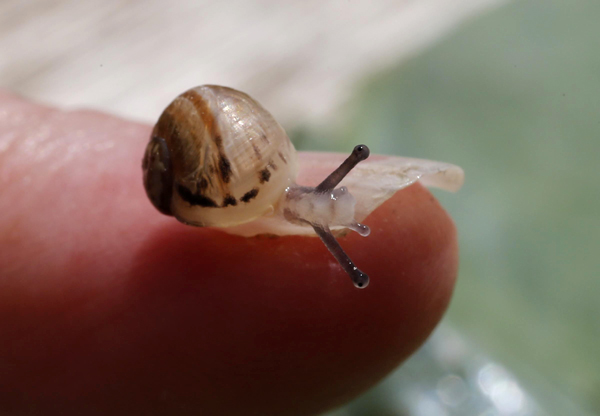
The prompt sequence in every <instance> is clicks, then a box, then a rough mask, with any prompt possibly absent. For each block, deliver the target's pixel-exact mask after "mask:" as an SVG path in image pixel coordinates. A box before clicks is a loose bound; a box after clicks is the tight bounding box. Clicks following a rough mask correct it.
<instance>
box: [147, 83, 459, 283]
mask: <svg viewBox="0 0 600 416" xmlns="http://www.w3.org/2000/svg"><path fill="white" fill-rule="evenodd" d="M368 157H369V149H368V147H367V146H365V145H358V146H356V147H355V148H354V150H353V151H352V153H351V154H350V156H349V157H347V158H346V159H345V160H344V161H343V162H341V164H339V166H337V167H332V172H331V173H330V174H329V175H328V176H327V177H326V178H324V180H323V181H322V182H321V183H320V184H318V185H317V186H315V187H309V186H301V185H298V184H296V177H297V175H298V172H299V163H298V155H297V152H296V150H295V148H294V146H293V144H292V142H291V141H290V139H289V138H288V136H287V134H286V133H285V131H284V129H283V128H282V127H281V126H280V125H279V123H277V121H276V120H275V119H274V118H273V116H272V115H271V114H270V113H269V112H268V111H267V110H265V109H264V108H263V107H262V106H261V105H260V104H259V103H258V102H256V101H255V100H253V99H252V98H251V97H249V96H248V95H247V94H244V93H242V92H240V91H237V90H234V89H231V88H227V87H221V86H216V85H203V86H200V87H196V88H193V89H190V90H188V91H186V92H184V93H183V94H181V95H179V96H178V97H176V98H175V100H173V102H171V104H169V106H167V108H166V109H165V110H164V111H163V113H162V115H161V116H160V118H159V119H158V122H157V123H156V125H155V126H154V129H153V130H152V135H151V138H150V142H149V143H148V145H147V147H146V152H145V155H144V159H143V162H142V168H143V172H144V187H145V189H146V193H147V195H148V198H149V199H150V201H151V202H152V204H153V205H154V206H155V207H156V208H157V209H158V210H159V211H160V212H161V213H163V214H166V215H171V216H174V217H175V218H177V219H178V220H179V221H181V222H183V223H185V224H189V225H194V226H202V227H223V229H224V230H225V231H227V232H231V233H234V234H240V235H245V236H252V235H256V234H261V233H265V234H276V235H287V234H305V235H318V236H319V237H320V238H321V240H322V241H323V242H324V244H325V245H326V247H327V248H328V249H329V251H330V252H331V253H332V254H333V255H334V257H335V258H336V259H337V260H338V262H339V263H340V265H341V266H342V268H343V269H344V270H345V271H346V272H347V273H348V275H349V276H350V277H351V279H352V281H353V282H354V285H355V286H356V287H359V288H364V287H366V286H367V285H368V283H369V277H368V276H367V275H366V274H364V273H363V272H362V271H360V270H359V269H358V268H357V267H356V266H355V265H354V263H353V262H352V261H351V260H350V258H349V257H348V256H347V255H346V253H345V252H344V250H343V249H342V248H341V246H340V245H339V243H338V242H337V241H336V239H335V237H334V235H333V233H332V230H334V231H335V230H340V229H351V230H354V231H356V232H358V233H359V234H360V235H362V236H367V235H369V232H370V231H369V228H368V227H367V226H365V225H363V224H361V223H359V222H358V221H357V214H358V219H360V220H361V221H362V220H363V219H364V218H366V216H367V215H368V214H369V213H370V212H371V211H372V210H373V209H375V208H376V207H377V206H378V205H379V204H381V203H382V202H383V201H385V200H386V199H387V198H389V197H390V196H391V195H393V193H394V192H396V191H397V190H398V189H401V188H403V187H405V186H408V185H410V184H411V183H413V182H415V181H417V180H419V179H421V178H428V179H430V181H431V183H432V184H433V185H437V186H439V187H442V188H447V189H455V188H458V187H460V184H461V183H462V170H460V168H458V167H455V166H452V165H448V164H442V163H439V162H429V161H420V160H418V159H397V160H396V161H395V162H396V163H394V160H392V163H390V160H388V159H386V160H385V161H381V160H378V161H376V162H375V163H372V164H368V162H366V163H364V164H360V165H359V166H358V167H359V168H360V167H361V166H363V169H354V168H355V167H357V164H359V162H362V161H364V160H365V159H367V158H368ZM313 159H315V160H316V159H318V157H315V158H313ZM392 159H394V158H392ZM360 172H362V173H360ZM357 173H358V174H357ZM366 178H370V180H367V181H366V183H365V179H366ZM342 180H344V181H345V182H347V186H340V187H338V185H339V184H340V182H341V181H342ZM350 190H352V191H353V192H354V191H355V190H356V191H358V192H359V194H357V195H360V198H358V199H357V198H355V197H354V196H353V195H352V194H351V193H350Z"/></svg>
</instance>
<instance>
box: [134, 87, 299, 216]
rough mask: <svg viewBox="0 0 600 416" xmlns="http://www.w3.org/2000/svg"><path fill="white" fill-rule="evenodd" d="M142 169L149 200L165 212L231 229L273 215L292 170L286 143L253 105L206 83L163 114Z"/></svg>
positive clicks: (269, 118)
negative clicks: (269, 214) (271, 213)
mask: <svg viewBox="0 0 600 416" xmlns="http://www.w3.org/2000/svg"><path fill="white" fill-rule="evenodd" d="M144 171H145V175H144V185H145V188H146V191H147V193H148V196H149V198H150V200H151V201H152V203H153V204H154V205H155V206H156V207H157V208H158V209H159V210H160V211H161V212H163V213H164V214H168V215H173V216H175V217H176V218H177V219H178V220H180V221H182V222H185V223H186V224H190V225H196V226H217V227H230V226H233V225H237V224H243V223H247V222H249V221H252V220H254V219H255V218H258V217H261V216H263V215H265V214H267V213H270V212H273V211H274V206H275V204H276V203H277V201H278V200H279V199H280V197H281V195H282V194H283V192H284V190H285V189H286V188H287V187H288V186H289V185H291V184H292V183H293V181H294V180H295V178H296V174H297V171H298V167H297V157H296V150H295V149H294V146H293V145H292V142H291V141H290V139H289V138H288V136H287V134H286V133H285V131H284V130H283V128H282V127H281V126H280V125H279V123H277V121H276V120H275V119H274V118H273V116H271V114H269V112H268V111H266V110H265V109H264V108H263V107H262V106H261V105H260V104H259V103H257V102H256V101H254V100H253V99H252V98H250V97H249V96H248V95H246V94H244V93H243V92H240V91H236V90H234V89H231V88H227V87H220V86H215V85H205V86H200V87H197V88H193V89H190V90H188V91H186V92H184V93H183V94H181V95H180V96H178V97H177V98H175V100H174V101H173V102H172V103H171V104H170V105H169V106H168V107H167V108H166V109H165V110H164V112H163V113H162V115H161V116H160V118H159V120H158V122H157V123H156V125H155V127H154V130H153V131H152V138H151V141H150V143H149V145H148V147H147V150H146V156H145V158H144ZM157 172H158V173H157Z"/></svg>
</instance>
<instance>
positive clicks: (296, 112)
mask: <svg viewBox="0 0 600 416" xmlns="http://www.w3.org/2000/svg"><path fill="white" fill-rule="evenodd" d="M505 1H506V0H377V1H369V2H360V1H356V0H339V1H337V0H331V1H324V0H296V1H290V2H280V1H277V0H254V1H247V0H232V1H218V0H205V1H193V0H184V1H164V0H163V1H161V0H149V1H132V0H121V1H106V0H86V1H80V0H36V1H24V0H2V1H1V2H0V87H2V88H5V89H8V90H12V91H15V92H18V93H21V94H24V95H26V96H28V97H31V98H34V99H37V100H41V101H44V102H48V103H53V104H57V105H60V106H66V107H91V108H96V109H101V110H105V111H108V112H112V113H116V114H120V115H123V116H127V117H132V118H135V119H139V120H147V121H153V120H155V119H156V118H157V116H158V115H159V113H160V112H161V111H162V109H163V108H164V107H165V106H166V105H167V104H168V103H169V101H170V100H171V99H172V98H174V96H176V95H177V94H179V93H181V92H182V91H184V90H186V89H188V88H190V87H193V86H196V85H199V84H204V83H216V84H224V85H228V86H232V87H235V88H238V89H241V90H243V91H245V92H248V93H250V94H251V95H252V96H254V97H255V98H256V99H258V100H259V101H260V102H262V103H263V105H265V106H266V107H267V108H269V109H270V110H271V111H272V112H273V113H274V115H275V116H276V117H277V118H278V119H280V120H281V121H283V122H284V123H288V124H295V122H299V121H307V120H311V119H315V118H317V119H318V118H319V117H323V116H325V115H328V114H330V113H331V112H332V109H334V108H336V107H337V106H338V105H339V104H340V103H341V102H343V101H344V99H345V97H347V94H348V93H349V91H350V89H351V86H352V85H353V84H354V83H355V82H356V81H358V80H359V79H360V77H361V76H364V75H365V74H367V73H371V72H374V71H377V70H379V69H381V68H384V67H385V66H386V65H390V64H392V63H396V62H398V61H399V60H401V59H404V58H406V57H408V56H410V55H411V54H414V53H416V52H418V51H419V50H420V49H422V48H424V47H426V46H427V45H430V44H431V43H432V42H434V41H435V40H436V39H438V38H439V37H440V36H442V35H443V34H444V33H446V32H448V31H449V30H451V29H452V28H454V27H456V25H457V24H459V23H460V22H461V21H463V20H464V19H466V18H468V17H469V16H472V15H474V14H476V13H479V12H481V11H484V10H486V9H487V8H489V7H492V6H494V5H497V4H500V3H503V2H505Z"/></svg>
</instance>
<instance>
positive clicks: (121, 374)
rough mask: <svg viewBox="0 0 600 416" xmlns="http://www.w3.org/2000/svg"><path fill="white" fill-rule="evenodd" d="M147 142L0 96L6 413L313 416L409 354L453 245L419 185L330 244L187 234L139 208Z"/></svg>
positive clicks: (83, 116)
mask: <svg viewBox="0 0 600 416" xmlns="http://www.w3.org/2000/svg"><path fill="white" fill-rule="evenodd" d="M149 134H150V127H149V126H146V125H141V124H135V123H131V122H128V121H124V120H121V119H118V118H115V117H111V116H108V115H105V114H99V113H95V112H81V111H79V112H61V111H57V110H54V109H50V108H47V107H43V106H39V105H34V104H31V103H28V102H26V101H24V100H22V99H20V98H18V97H15V96H12V95H10V94H7V93H4V94H0V212H2V215H1V217H0V336H1V338H2V342H1V343H0V386H2V387H1V388H0V413H3V414H31V415H38V414H39V415H53V414H61V415H70V414H73V415H81V414H85V415H105V414H111V415H138V414H139V415H187V414H190V415H191V414H194V415H198V414H201V415H238V414H239V415H241V414H244V415H307V414H315V413H318V412H322V411H325V410H327V409H329V408H331V407H334V406H338V405H341V404H343V403H345V402H346V401H348V400H349V399H351V398H353V397H355V396H356V395H358V394H359V393H361V392H363V391H365V390H366V389H367V388H369V387H371V386H372V385H373V384H375V383H376V382H377V381H379V380H380V379H381V378H382V377H384V376H385V375H386V374H388V373H389V372H390V371H391V370H393V369H394V368H395V367H396V366H397V365H398V364H399V363H401V362H402V361H403V360H405V359H406V358H407V357H408V356H409V355H410V354H411V353H412V352H414V351H415V349H417V348H418V347H419V346H420V345H421V344H422V343H423V342H424V340H425V339H426V338H427V336H428V335H429V334H430V333H431V331H432V330H433V328H434V327H435V325H436V324H437V322H438V321H439V320H440V318H441V316H442V314H443V313H444V311H445V309H446V307H447V305H448V302H449V299H450V296H451V293H452V289H453V286H454V281H455V277H456V273H457V264H458V263H457V250H458V249H457V243H456V232H455V228H454V225H453V223H452V221H451V219H450V218H449V217H448V215H447V214H446V212H445V211H444V210H443V209H442V208H441V206H440V205H439V203H438V202H437V201H436V200H435V199H434V198H433V196H432V195H431V194H430V193H429V192H428V191H427V190H426V189H425V188H423V187H421V186H420V185H413V186H411V187H409V188H407V189H405V190H403V191H401V192H399V193H397V194H396V195H395V196H394V197H393V198H392V199H391V200H389V201H388V202H386V203H385V204H384V205H382V206H381V207H380V208H378V209H377V210H376V211H375V212H374V213H373V214H372V215H371V216H369V217H368V218H367V220H366V221H365V223H366V224H368V225H369V226H370V227H371V230H372V232H371V235H370V236H369V237H368V238H362V237H360V236H359V235H357V234H356V233H351V234H349V235H347V236H346V237H343V238H341V239H340V242H341V244H342V246H343V247H344V249H345V250H346V251H347V252H348V254H349V255H350V257H351V258H352V259H353V260H354V262H355V263H356V264H357V265H358V266H359V267H360V268H361V269H362V270H364V271H365V272H366V273H368V274H369V275H370V276H371V284H370V285H369V287H368V288H366V289H364V290H359V289H356V288H355V287H354V286H353V285H352V283H351V281H350V279H349V278H348V276H347V275H346V274H345V273H344V272H343V271H342V269H341V267H340V266H339V265H338V264H337V263H336V262H335V260H334V259H333V257H332V256H331V254H330V253H329V252H328V251H327V249H326V248H325V247H324V246H323V244H322V243H321V242H320V240H319V239H318V238H310V237H298V236H289V237H279V238H270V237H256V238H243V237H238V236H232V235H228V234H225V233H223V232H221V231H219V230H215V229H201V228H193V227H189V226H185V225H182V224H179V223H178V222H177V221H175V220H174V219H173V218H170V217H166V216H163V215H161V214H159V213H158V212H157V211H156V210H155V209H154V208H153V207H152V206H151V204H150V202H149V201H148V200H147V198H146V196H145V193H144V190H143V187H142V180H141V167H140V163H141V157H142V155H143V151H144V148H145V145H146V142H147V140H148V137H149Z"/></svg>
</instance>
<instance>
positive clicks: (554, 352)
mask: <svg viewBox="0 0 600 416" xmlns="http://www.w3.org/2000/svg"><path fill="white" fill-rule="evenodd" d="M345 111H346V112H345V117H344V122H342V123H340V124H339V125H338V126H337V128H335V129H329V130H325V129H319V128H304V129H298V130H296V131H295V133H294V134H293V136H292V137H293V139H294V140H295V142H296V143H297V145H298V147H300V148H301V149H324V150H339V149H347V148H350V147H351V146H352V145H353V144H355V143H359V142H361V143H362V142H365V143H368V144H369V146H370V147H371V149H372V151H374V152H375V153H386V154H397V155H404V156H411V157H423V158H428V159H435V160H443V161H448V162H452V163H455V164H458V165H460V166H462V167H463V168H464V170H465V172H466V183H465V186H464V188H463V189H462V190H461V191H460V192H459V193H458V194H456V195H453V194H446V193H443V192H436V195H437V196H438V197H439V199H440V200H441V201H442V203H443V205H444V206H445V207H446V208H447V210H448V211H449V212H450V213H451V215H452V216H453V217H454V219H455V221H456V224H457V227H458V230H459V235H460V246H461V269H460V276H459V281H458V286H457V288H456V292H455V297H454V300H453V302H452V305H451V307H450V310H449V313H448V315H447V319H446V321H445V322H446V325H448V326H449V327H452V328H456V329H458V331H459V332H460V333H461V334H462V337H463V338H464V339H468V340H469V341H470V342H471V345H474V346H475V347H469V348H473V354H475V355H477V354H478V353H481V352H482V351H485V352H486V355H487V356H489V357H493V358H492V360H497V361H498V362H501V363H502V364H504V365H505V367H506V368H507V369H508V370H509V371H510V372H511V373H512V374H514V375H515V376H516V378H517V379H518V380H519V383H520V384H519V385H520V386H521V387H522V388H523V389H524V391H525V392H528V393H527V394H530V395H531V397H532V398H533V399H534V400H536V401H537V402H538V404H539V405H540V407H541V409H542V410H538V412H540V414H543V413H542V412H544V413H548V414H553V415H567V414H600V301H599V297H600V279H599V277H600V191H599V189H600V185H599V180H600V174H599V166H600V164H599V158H600V2H598V1H597V0H569V1H565V0H522V1H518V2H514V3H512V4H509V5H508V6H505V7H502V8H500V9H498V10H495V11H493V12H490V13H487V14H485V15H483V16H479V17H477V18H475V19H474V20H472V21H470V22H468V23H466V24H464V25H463V26H462V27H461V28H460V29H459V30H457V31H456V32H455V33H454V34H452V35H450V36H449V37H447V38H446V39H444V40H442V41H441V42H440V43H439V44H437V45H436V46H434V47H433V48H430V49H429V50H427V51H425V52H424V53H422V54H421V55H419V56H417V57H414V58H413V59H411V60H409V61H408V62H403V63H402V64H399V65H398V66H397V67H395V68H391V69H390V70H389V71H386V72H384V73H380V74H375V75H373V76H372V77H371V78H370V79H367V80H365V81H364V82H363V83H362V85H360V87H359V88H358V90H357V92H356V94H355V96H354V98H353V99H352V101H351V103H350V104H349V105H348V106H347V107H346V109H345ZM332 137H333V138H335V140H326V139H329V138H332ZM440 342H443V341H440ZM430 359H431V357H430V356H429V355H427V354H423V353H420V354H419V355H417V356H416V357H415V358H413V359H412V361H411V362H409V363H408V364H407V365H406V366H405V367H404V368H403V369H400V370H399V372H398V374H396V375H394V376H393V377H392V378H391V379H390V380H389V381H388V382H387V383H386V384H384V385H383V386H382V387H380V388H379V390H378V391H375V392H371V393H370V394H369V395H367V397H366V398H363V399H361V400H359V401H358V402H356V403H355V404H354V405H353V406H351V407H349V408H347V409H345V410H344V411H343V412H345V413H343V414H346V413H347V414H353V415H354V414H357V415H358V414H404V413H402V411H401V410H397V412H400V413H397V412H396V411H394V410H393V409H394V405H395V404H397V403H396V402H393V401H391V402H390V401H389V400H388V401H387V402H388V404H387V405H382V403H386V400H385V399H384V398H383V397H385V396H386V395H388V396H389V395H390V394H393V392H394V391H395V390H394V387H393V386H394V382H395V383H397V384H398V386H397V387H398V389H400V388H401V387H402V386H404V384H402V383H405V382H406V381H407V380H409V379H411V377H413V378H417V379H421V380H422V379H427V377H428V375H427V374H425V373H424V372H418V371H416V372H414V374H413V375H412V376H410V375H409V373H410V374H412V373H411V370H410V369H411V368H412V369H414V368H419V367H420V366H422V365H423V361H427V360H430ZM405 372H406V374H407V376H406V377H405V376H404V373H405ZM417 381H418V380H413V382H417ZM384 392H385V394H384ZM369 403H370V404H369ZM374 403H378V407H377V412H375V413H372V412H373V411H374V408H372V407H370V406H372V405H374ZM368 404H369V405H368ZM496 410H497V409H496ZM445 411H446V413H439V412H438V413H436V412H435V411H433V410H431V409H429V412H428V413H427V412H425V413H423V414H430V415H437V414H476V413H461V411H460V409H458V410H456V409H454V410H452V409H451V407H450V410H445ZM463 411H465V412H466V410H463ZM405 412H406V414H413V413H410V409H408V410H406V409H405ZM453 412H458V413H453ZM565 412H566V413H565ZM339 414H342V413H339ZM482 414H484V413H482ZM485 414H488V413H485ZM489 414H538V413H535V412H534V411H533V410H531V412H530V413H518V412H516V411H515V412H513V413H510V412H509V413H502V412H498V413H489Z"/></svg>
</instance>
